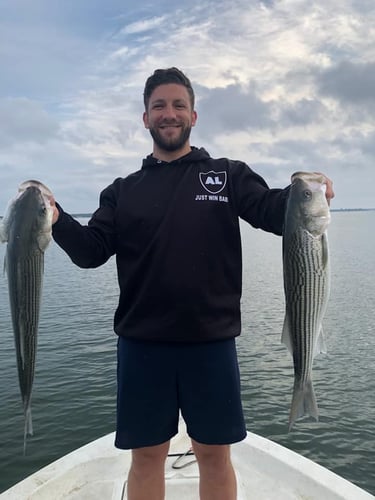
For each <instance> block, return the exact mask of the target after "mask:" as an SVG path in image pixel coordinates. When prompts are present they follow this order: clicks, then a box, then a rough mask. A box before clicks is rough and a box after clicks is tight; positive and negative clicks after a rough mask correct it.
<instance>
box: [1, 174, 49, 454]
mask: <svg viewBox="0 0 375 500" xmlns="http://www.w3.org/2000/svg"><path fill="white" fill-rule="evenodd" d="M50 196H52V193H51V192H50V190H49V189H48V188H47V187H46V186H44V185H43V184H41V183H40V182H38V181H25V182H23V183H22V184H21V185H20V186H19V190H18V195H17V196H16V198H15V199H13V200H12V201H11V202H10V204H9V207H8V210H7V212H6V215H5V217H4V219H3V220H2V224H1V227H0V240H1V241H2V242H7V243H8V244H7V249H6V254H5V270H6V273H7V277H8V291H9V302H10V309H11V316H12V324H13V332H14V340H15V347H16V355H17V368H18V379H19V386H20V391H21V396H22V403H23V410H24V417H25V427H24V454H25V452H26V436H27V435H28V434H30V435H32V434H33V426H32V419H31V392H32V386H33V380H34V369H35V356H36V348H37V333H38V324H39V311H40V301H41V291H42V280H43V267H44V251H45V249H46V248H47V246H48V244H49V242H50V240H51V237H52V233H51V228H52V208H51V206H50V202H49V197H50Z"/></svg>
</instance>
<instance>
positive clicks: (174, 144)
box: [149, 126, 191, 152]
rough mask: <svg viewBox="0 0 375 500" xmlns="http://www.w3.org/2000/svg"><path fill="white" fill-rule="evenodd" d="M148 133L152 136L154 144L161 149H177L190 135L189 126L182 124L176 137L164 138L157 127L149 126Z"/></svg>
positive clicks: (183, 144)
mask: <svg viewBox="0 0 375 500" xmlns="http://www.w3.org/2000/svg"><path fill="white" fill-rule="evenodd" d="M149 130H150V134H151V137H152V138H153V140H154V142H155V144H156V145H157V146H158V147H159V149H161V150H163V151H169V152H171V151H178V150H179V149H181V148H182V147H183V146H185V144H186V143H187V141H188V140H189V137H190V132H191V126H186V127H185V126H182V127H181V132H180V135H179V136H178V137H176V138H170V139H165V138H164V137H163V136H162V135H161V134H160V132H159V130H158V129H157V128H151V127H150V129H149Z"/></svg>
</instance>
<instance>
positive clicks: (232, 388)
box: [115, 337, 246, 449]
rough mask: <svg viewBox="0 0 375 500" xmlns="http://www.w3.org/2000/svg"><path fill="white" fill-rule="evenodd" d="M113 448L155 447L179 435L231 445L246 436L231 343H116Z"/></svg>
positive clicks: (235, 360)
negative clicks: (181, 427)
mask: <svg viewBox="0 0 375 500" xmlns="http://www.w3.org/2000/svg"><path fill="white" fill-rule="evenodd" d="M117 377H118V394H117V429H116V440H115V446H116V447H117V448H122V449H132V448H140V447H143V446H154V445H158V444H161V443H164V442H165V441H168V440H169V439H171V438H172V437H173V436H174V435H175V434H177V431H178V419H179V412H180V411H181V414H182V416H183V418H184V420H185V423H186V426H187V432H188V434H189V436H190V437H191V438H193V439H194V440H195V441H198V442H199V443H203V444H231V443H235V442H237V441H241V440H242V439H244V438H245V436H246V427H245V421H244V416H243V410H242V403H241V392H240V375H239V369H238V361H237V352H236V343H235V340H234V339H229V340H222V341H217V342H204V343H194V344H189V343H177V342H176V343H170V342H148V341H136V340H129V339H125V338H123V337H120V338H119V340H118V368H117Z"/></svg>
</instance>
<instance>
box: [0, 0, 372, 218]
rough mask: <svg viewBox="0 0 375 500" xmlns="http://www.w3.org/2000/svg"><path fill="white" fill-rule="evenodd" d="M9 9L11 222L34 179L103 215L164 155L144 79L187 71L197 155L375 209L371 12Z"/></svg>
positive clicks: (90, 0)
mask: <svg viewBox="0 0 375 500" xmlns="http://www.w3.org/2000/svg"><path fill="white" fill-rule="evenodd" d="M176 5H177V4H176V3H175V2H172V1H170V0H163V1H161V2H158V4H157V5H156V6H155V5H154V3H152V2H148V1H145V0H139V1H137V2H135V1H130V2H126V5H125V3H124V2H123V1H120V0H108V1H107V2H102V1H101V0H82V1H80V2H75V1H73V0H65V1H64V2H60V1H58V0H33V2H29V1H27V0H3V1H2V2H1V6H0V64H1V68H2V71H1V78H0V172H1V183H0V186H1V189H0V214H1V213H3V212H4V210H5V207H6V205H7V202H8V200H9V199H10V198H11V197H13V196H14V194H15V192H16V189H17V186H18V184H19V183H21V182H22V181H24V180H26V179H28V178H37V179H40V180H41V181H42V182H44V183H45V184H47V185H48V186H49V187H50V188H51V189H52V191H53V192H54V193H55V196H56V198H57V200H58V201H59V202H60V203H61V204H62V205H63V206H64V208H65V209H66V210H67V211H70V212H73V213H76V212H91V211H93V210H94V209H95V208H96V206H97V202H98V196H99V192H100V191H101V190H102V189H103V188H104V187H105V186H106V185H108V184H109V183H110V182H112V180H113V179H114V178H115V177H118V176H126V175H127V174H129V173H130V172H133V171H135V170H137V169H138V168H139V167H140V164H141V160H142V158H143V157H144V156H146V155H147V154H149V153H150V152H151V146H152V145H151V139H150V137H149V133H148V131H147V130H145V129H144V127H143V123H142V112H143V107H142V106H143V104H142V92H143V86H144V82H145V79H146V78H147V77H148V76H149V75H150V74H151V73H152V72H153V71H154V69H156V68H159V67H168V66H178V67H180V68H181V69H182V70H183V71H184V72H186V74H187V75H188V76H189V77H190V79H191V80H192V82H193V85H194V87H195V90H196V97H197V99H196V101H197V102H196V109H197V112H198V123H197V125H196V127H195V128H194V129H193V132H192V144H194V145H196V146H198V147H200V146H203V147H205V148H206V149H207V150H208V151H209V152H210V153H211V155H212V156H216V157H217V156H228V157H231V158H235V159H241V160H244V161H246V162H247V163H248V164H250V165H251V166H252V168H254V169H255V170H256V171H258V172H259V173H260V174H261V175H263V176H264V177H265V178H266V180H267V182H268V183H269V185H270V186H271V187H282V186H284V185H286V184H288V182H289V179H290V175H291V174H292V173H293V172H294V171H296V170H301V169H302V170H320V171H323V172H325V173H326V174H327V175H329V176H330V177H331V178H332V179H333V180H334V184H335V190H336V198H335V200H334V201H333V204H332V206H333V208H355V207H364V208H370V207H375V190H374V184H375V169H374V163H375V43H374V40H375V6H374V2H373V0H363V1H360V0H357V1H355V2H353V1H351V0H341V1H340V2H337V0H324V1H323V0H318V1H314V2H311V1H310V0H279V1H270V0H269V1H263V2H258V1H249V0H212V1H210V0H200V1H197V0H192V1H189V2H188V3H186V5H184V6H183V5H178V6H176Z"/></svg>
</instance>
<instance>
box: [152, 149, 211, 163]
mask: <svg viewBox="0 0 375 500" xmlns="http://www.w3.org/2000/svg"><path fill="white" fill-rule="evenodd" d="M210 158H211V157H210V155H209V154H208V153H207V151H206V150H205V149H204V148H196V147H195V146H192V148H191V151H190V153H188V154H187V155H184V156H181V158H177V160H173V161H171V162H167V161H163V160H158V159H157V158H155V157H154V156H152V154H150V155H148V156H147V157H146V158H145V159H144V160H143V162H142V168H148V167H153V166H158V165H160V164H164V165H183V164H186V163H196V162H201V161H205V160H209V159H210Z"/></svg>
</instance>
